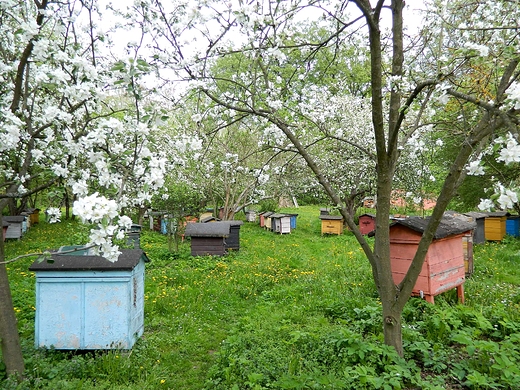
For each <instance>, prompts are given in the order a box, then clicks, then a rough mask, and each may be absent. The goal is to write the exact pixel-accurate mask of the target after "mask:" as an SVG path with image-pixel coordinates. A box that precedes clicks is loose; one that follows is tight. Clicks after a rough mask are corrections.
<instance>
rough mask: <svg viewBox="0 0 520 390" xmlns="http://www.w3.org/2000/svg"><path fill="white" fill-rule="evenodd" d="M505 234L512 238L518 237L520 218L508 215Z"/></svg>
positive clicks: (519, 234)
mask: <svg viewBox="0 0 520 390" xmlns="http://www.w3.org/2000/svg"><path fill="white" fill-rule="evenodd" d="M506 234H507V235H509V236H513V237H518V236H520V216H518V215H510V216H508V217H507V219H506Z"/></svg>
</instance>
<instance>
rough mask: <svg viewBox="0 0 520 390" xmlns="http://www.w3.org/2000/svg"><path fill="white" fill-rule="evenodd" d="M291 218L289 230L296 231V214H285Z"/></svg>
mask: <svg viewBox="0 0 520 390" xmlns="http://www.w3.org/2000/svg"><path fill="white" fill-rule="evenodd" d="M286 215H288V216H289V217H290V218H291V230H294V229H296V220H297V219H298V214H286Z"/></svg>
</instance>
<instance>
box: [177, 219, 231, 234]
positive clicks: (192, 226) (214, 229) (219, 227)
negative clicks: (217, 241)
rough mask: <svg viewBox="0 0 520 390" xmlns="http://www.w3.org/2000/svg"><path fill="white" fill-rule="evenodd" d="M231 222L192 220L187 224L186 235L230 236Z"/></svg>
mask: <svg viewBox="0 0 520 390" xmlns="http://www.w3.org/2000/svg"><path fill="white" fill-rule="evenodd" d="M230 226H231V225H230V224H229V223H227V222H223V221H220V222H211V223H200V222H190V223H188V224H187V225H186V232H185V233H184V235H185V236H186V237H228V236H229V228H230Z"/></svg>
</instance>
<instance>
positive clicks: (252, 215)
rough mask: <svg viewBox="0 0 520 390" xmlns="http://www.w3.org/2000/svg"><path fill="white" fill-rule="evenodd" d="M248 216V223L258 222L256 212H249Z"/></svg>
mask: <svg viewBox="0 0 520 390" xmlns="http://www.w3.org/2000/svg"><path fill="white" fill-rule="evenodd" d="M245 214H246V222H256V211H255V210H248V211H246V212H245Z"/></svg>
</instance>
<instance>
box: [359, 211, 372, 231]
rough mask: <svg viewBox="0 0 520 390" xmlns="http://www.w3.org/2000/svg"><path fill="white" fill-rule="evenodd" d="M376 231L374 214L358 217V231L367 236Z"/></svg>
mask: <svg viewBox="0 0 520 390" xmlns="http://www.w3.org/2000/svg"><path fill="white" fill-rule="evenodd" d="M375 229H376V216H375V215H374V214H362V215H360V216H359V231H360V232H361V234H368V233H370V232H372V231H374V230H375Z"/></svg>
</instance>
